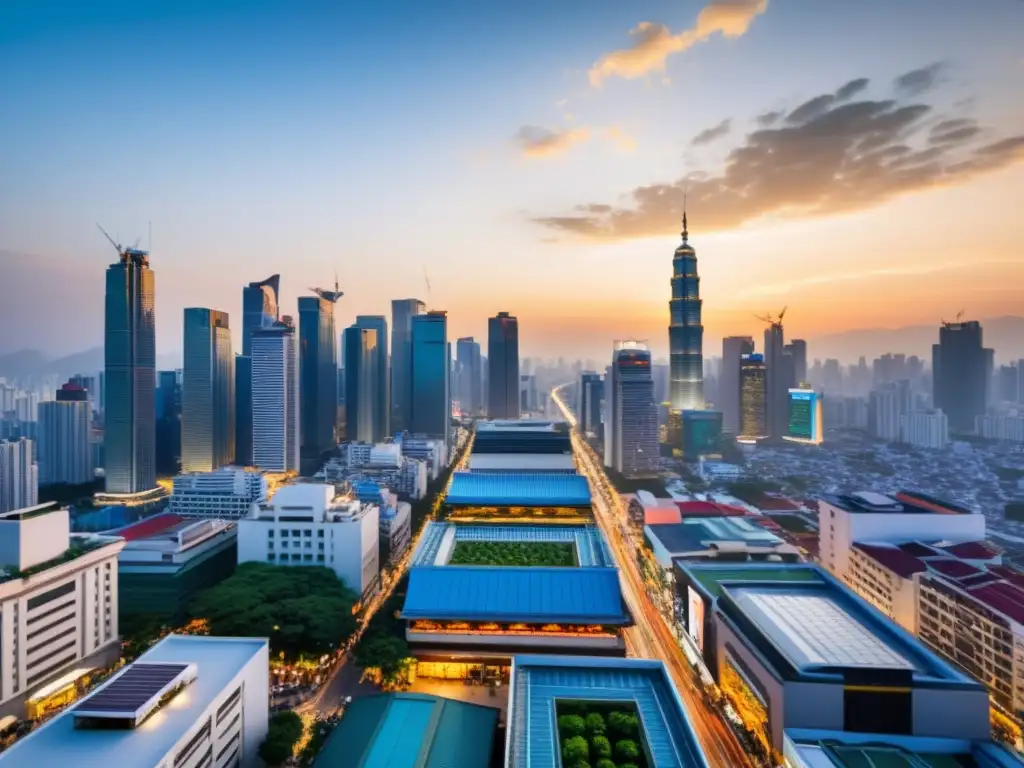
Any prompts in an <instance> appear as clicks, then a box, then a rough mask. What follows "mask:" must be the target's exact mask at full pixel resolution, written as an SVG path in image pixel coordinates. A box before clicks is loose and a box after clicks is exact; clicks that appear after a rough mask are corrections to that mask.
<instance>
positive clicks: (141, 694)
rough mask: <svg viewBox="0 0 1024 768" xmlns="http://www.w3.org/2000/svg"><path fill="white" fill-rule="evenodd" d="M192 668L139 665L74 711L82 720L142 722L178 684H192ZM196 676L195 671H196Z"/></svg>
mask: <svg viewBox="0 0 1024 768" xmlns="http://www.w3.org/2000/svg"><path fill="white" fill-rule="evenodd" d="M192 666H193V665H190V664H176V663H136V664H132V665H131V666H130V667H128V668H127V669H126V670H125V671H124V672H122V673H121V674H120V675H118V676H117V677H115V678H114V679H113V680H111V681H110V682H109V683H108V684H107V685H105V686H103V687H102V688H100V689H99V690H98V691H96V693H94V694H93V695H92V696H90V697H88V698H87V699H85V700H84V701H82V702H81V703H80V704H79V705H78V706H76V707H75V708H74V712H75V714H76V715H77V716H79V717H100V718H118V719H121V718H123V719H130V720H141V719H144V717H145V716H146V715H147V714H148V713H149V711H152V709H153V708H154V707H155V706H156V705H157V704H158V703H159V699H160V697H161V696H163V695H164V694H165V693H167V692H168V691H169V690H171V689H172V688H173V687H174V685H175V684H177V683H186V682H190V681H191V678H192V677H194V674H193V675H191V676H189V675H187V674H186V673H187V672H188V671H189V669H190V668H192ZM193 672H194V670H193Z"/></svg>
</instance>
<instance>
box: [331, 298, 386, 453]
mask: <svg viewBox="0 0 1024 768" xmlns="http://www.w3.org/2000/svg"><path fill="white" fill-rule="evenodd" d="M355 325H356V327H357V328H369V329H371V330H374V331H376V332H377V342H376V349H377V352H376V357H375V358H374V360H375V366H376V370H375V371H374V374H373V377H374V378H373V391H372V397H373V435H374V436H373V440H374V441H375V442H380V441H381V440H384V439H386V438H387V437H389V436H390V435H391V383H390V382H391V365H390V360H389V357H388V319H387V318H386V317H384V315H356V322H355ZM342 365H343V366H344V365H345V362H344V361H342Z"/></svg>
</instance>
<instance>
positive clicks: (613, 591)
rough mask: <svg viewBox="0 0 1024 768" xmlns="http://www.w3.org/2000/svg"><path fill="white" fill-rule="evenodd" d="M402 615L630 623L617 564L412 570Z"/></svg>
mask: <svg viewBox="0 0 1024 768" xmlns="http://www.w3.org/2000/svg"><path fill="white" fill-rule="evenodd" d="M402 618H403V619H449V620H458V619H462V620H466V621H506V622H524V623H528V624H537V623H544V622H553V623H565V624H626V623H628V622H629V616H628V615H627V614H626V609H625V606H624V605H623V603H622V595H621V593H620V592H619V572H618V570H616V569H615V568H520V567H510V568H483V567H479V566H458V565H449V566H444V567H441V568H434V567H429V566H424V567H414V568H411V569H410V570H409V589H408V592H407V593H406V597H405V606H404V607H403V608H402Z"/></svg>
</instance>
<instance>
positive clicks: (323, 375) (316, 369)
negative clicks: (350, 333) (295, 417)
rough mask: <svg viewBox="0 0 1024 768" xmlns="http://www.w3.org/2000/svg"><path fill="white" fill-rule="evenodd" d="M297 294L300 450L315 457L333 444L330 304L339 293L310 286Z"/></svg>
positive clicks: (334, 356) (334, 370) (334, 363)
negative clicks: (310, 292) (311, 292)
mask: <svg viewBox="0 0 1024 768" xmlns="http://www.w3.org/2000/svg"><path fill="white" fill-rule="evenodd" d="M313 290H314V291H315V292H316V296H300V297H299V370H300V373H299V379H300V382H301V384H300V386H301V388H302V397H301V408H302V418H301V422H302V429H301V434H302V452H303V454H304V455H308V456H311V457H315V456H319V455H320V454H321V453H323V452H324V451H329V450H331V449H332V448H334V446H335V445H336V441H335V434H334V433H335V426H336V423H337V420H338V346H337V342H336V341H335V339H336V338H337V336H336V335H335V331H334V305H335V303H337V301H338V299H340V298H341V296H342V293H341V292H340V291H338V290H337V286H335V290H334V291H325V290H323V289H321V288H314V289H313Z"/></svg>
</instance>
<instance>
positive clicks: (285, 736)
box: [259, 711, 302, 765]
mask: <svg viewBox="0 0 1024 768" xmlns="http://www.w3.org/2000/svg"><path fill="white" fill-rule="evenodd" d="M301 738H302V718H300V717H299V716H298V715H297V714H295V713H294V712H291V711H287V712H278V713H277V714H275V715H273V716H272V717H271V718H270V723H269V727H268V728H267V738H266V739H264V740H263V743H262V744H260V748H259V754H260V757H261V758H262V759H263V762H265V763H266V764H267V765H281V764H282V763H283V762H284V761H285V760H287V759H288V758H289V757H291V756H292V754H294V752H295V745H296V744H297V743H298V741H299V739H301Z"/></svg>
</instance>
